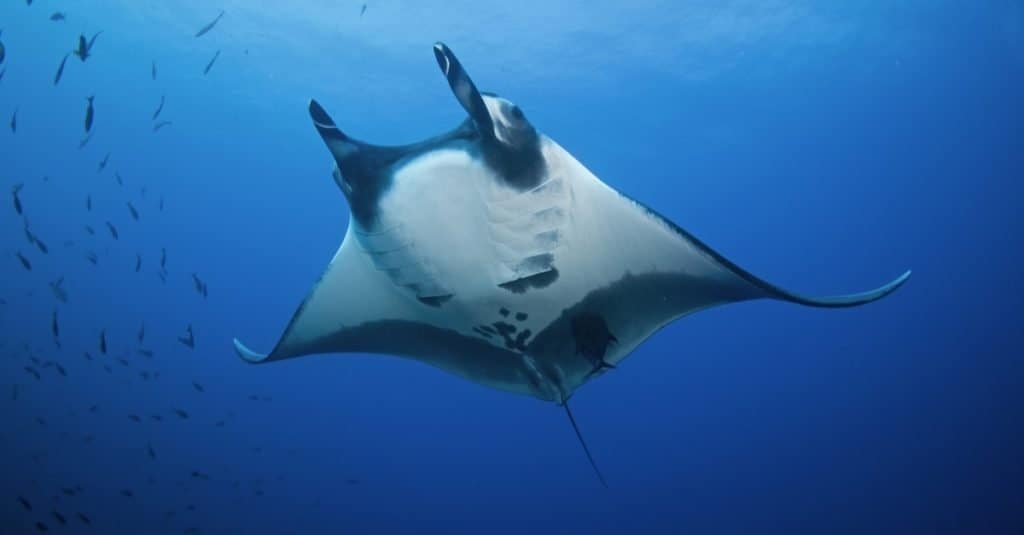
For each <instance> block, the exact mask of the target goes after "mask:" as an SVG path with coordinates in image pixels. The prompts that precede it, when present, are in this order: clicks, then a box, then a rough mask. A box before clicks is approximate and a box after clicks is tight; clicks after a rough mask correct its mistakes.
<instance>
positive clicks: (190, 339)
mask: <svg viewBox="0 0 1024 535" xmlns="http://www.w3.org/2000/svg"><path fill="white" fill-rule="evenodd" d="M185 333H186V336H179V337H178V341H179V342H181V343H182V344H185V346H187V347H188V348H189V349H195V347H196V337H195V335H194V334H193V333H192V324H191V323H190V324H189V325H188V327H186V328H185Z"/></svg>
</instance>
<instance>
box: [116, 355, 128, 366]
mask: <svg viewBox="0 0 1024 535" xmlns="http://www.w3.org/2000/svg"><path fill="white" fill-rule="evenodd" d="M117 361H118V362H120V363H121V366H124V367H125V368H127V367H128V361H127V360H125V359H124V358H122V357H117Z"/></svg>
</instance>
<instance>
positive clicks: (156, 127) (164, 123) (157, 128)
mask: <svg viewBox="0 0 1024 535" xmlns="http://www.w3.org/2000/svg"><path fill="white" fill-rule="evenodd" d="M172 124H174V123H173V122H172V121H160V122H159V123H156V124H155V125H153V131H154V132H159V131H160V130H161V129H163V127H165V126H170V125H172Z"/></svg>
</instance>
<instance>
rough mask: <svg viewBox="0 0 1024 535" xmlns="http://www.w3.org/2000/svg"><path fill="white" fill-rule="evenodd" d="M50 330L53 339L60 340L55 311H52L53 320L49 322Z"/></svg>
mask: <svg viewBox="0 0 1024 535" xmlns="http://www.w3.org/2000/svg"><path fill="white" fill-rule="evenodd" d="M50 330H51V331H53V338H54V339H59V338H60V324H59V323H57V311H56V310H54V311H53V320H52V321H51V322H50Z"/></svg>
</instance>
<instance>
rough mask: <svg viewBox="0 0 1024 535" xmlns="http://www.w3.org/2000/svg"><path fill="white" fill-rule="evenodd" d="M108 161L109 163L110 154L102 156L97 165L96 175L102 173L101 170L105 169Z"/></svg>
mask: <svg viewBox="0 0 1024 535" xmlns="http://www.w3.org/2000/svg"><path fill="white" fill-rule="evenodd" d="M109 161H110V153H109V152H108V153H107V155H106V156H104V157H103V159H102V160H100V164H99V166H98V169H97V170H96V172H97V173H100V172H103V170H104V169H106V168H107V162H109Z"/></svg>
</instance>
